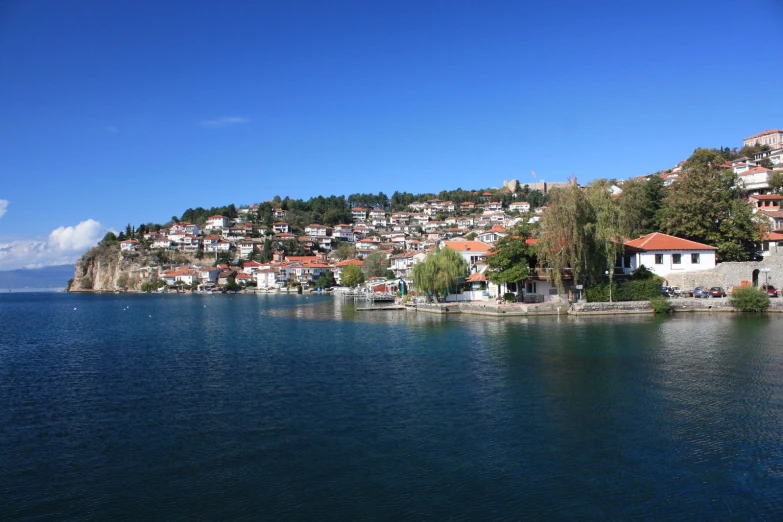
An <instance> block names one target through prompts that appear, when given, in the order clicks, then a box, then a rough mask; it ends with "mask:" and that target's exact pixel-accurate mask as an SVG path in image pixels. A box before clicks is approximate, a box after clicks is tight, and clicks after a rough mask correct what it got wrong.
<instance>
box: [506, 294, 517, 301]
mask: <svg viewBox="0 0 783 522" xmlns="http://www.w3.org/2000/svg"><path fill="white" fill-rule="evenodd" d="M516 297H517V295H516V294H515V293H513V292H506V293H505V294H503V299H504V300H505V301H506V302H507V303H513V302H514V300H515V299H516Z"/></svg>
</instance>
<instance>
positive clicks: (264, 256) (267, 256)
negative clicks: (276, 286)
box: [261, 238, 272, 263]
mask: <svg viewBox="0 0 783 522" xmlns="http://www.w3.org/2000/svg"><path fill="white" fill-rule="evenodd" d="M271 260H272V241H271V240H270V239H269V238H266V239H264V248H263V250H261V262H262V263H268V262H269V261H271Z"/></svg>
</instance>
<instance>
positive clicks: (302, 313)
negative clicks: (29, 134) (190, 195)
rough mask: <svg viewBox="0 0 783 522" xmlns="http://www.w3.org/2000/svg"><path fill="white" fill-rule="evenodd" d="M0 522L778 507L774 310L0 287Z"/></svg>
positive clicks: (782, 409)
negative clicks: (487, 312) (517, 306)
mask: <svg viewBox="0 0 783 522" xmlns="http://www.w3.org/2000/svg"><path fill="white" fill-rule="evenodd" d="M0 325H1V329H0V519H2V520H150V519H163V520H529V519H540V520H753V519H756V520H781V519H783V444H781V442H782V440H783V317H777V316H770V317H760V316H752V317H742V316H727V315H693V316H691V315H685V316H677V317H674V318H664V319H656V318H650V317H637V318H630V319H629V318H623V319H606V318H603V319H590V320H584V319H582V320H575V319H571V318H567V317H562V318H539V319H531V320H526V319H515V318H508V319H501V320H499V319H493V318H466V317H461V318H459V317H457V318H455V317H439V316H430V315H414V314H408V315H405V313H404V312H374V313H363V312H355V311H354V310H353V307H352V305H343V304H342V303H341V302H340V301H339V300H334V299H333V298H331V297H315V296H311V297H304V296H215V297H211V296H204V297H202V296H190V295H187V296H185V295H181V296H176V295H171V296H163V297H161V296H124V295H123V296H120V295H110V296H71V295H62V294H60V295H52V294H49V295H30V294H12V295H2V296H0Z"/></svg>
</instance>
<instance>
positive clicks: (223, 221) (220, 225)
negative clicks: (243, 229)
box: [204, 216, 228, 230]
mask: <svg viewBox="0 0 783 522" xmlns="http://www.w3.org/2000/svg"><path fill="white" fill-rule="evenodd" d="M204 226H205V227H206V229H207V230H222V229H224V228H227V227H228V218H227V217H226V216H209V217H208V218H207V222H206V224H205V225H204Z"/></svg>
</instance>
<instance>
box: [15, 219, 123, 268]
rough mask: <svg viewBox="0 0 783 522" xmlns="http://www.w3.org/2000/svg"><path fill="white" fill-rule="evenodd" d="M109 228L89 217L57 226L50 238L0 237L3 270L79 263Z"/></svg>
mask: <svg viewBox="0 0 783 522" xmlns="http://www.w3.org/2000/svg"><path fill="white" fill-rule="evenodd" d="M108 231H109V229H107V228H106V227H104V226H103V225H101V224H100V223H98V222H97V221H95V220H93V219H88V220H86V221H82V222H81V223H79V224H77V225H74V226H67V227H57V228H55V229H54V230H52V232H51V233H50V234H49V237H48V238H47V239H39V238H32V239H27V238H23V239H3V238H0V270H14V269H16V268H39V267H42V266H50V265H64V264H70V263H75V262H76V260H77V259H79V257H80V256H81V255H82V254H83V253H84V252H85V251H86V250H87V249H89V248H91V247H93V246H95V245H96V244H98V242H99V241H100V240H101V239H103V236H104V235H106V232H108Z"/></svg>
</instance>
